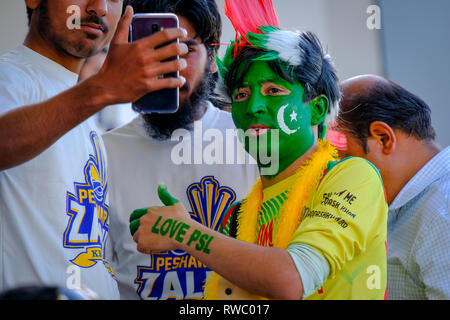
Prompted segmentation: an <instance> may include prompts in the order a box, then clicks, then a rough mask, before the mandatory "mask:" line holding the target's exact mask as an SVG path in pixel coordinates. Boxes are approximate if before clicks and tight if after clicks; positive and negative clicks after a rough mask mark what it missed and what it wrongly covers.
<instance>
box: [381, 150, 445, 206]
mask: <svg viewBox="0 0 450 320" xmlns="http://www.w3.org/2000/svg"><path fill="white" fill-rule="evenodd" d="M449 172H450V146H449V147H447V148H445V149H444V150H442V151H441V152H439V153H438V154H437V155H435V156H434V157H433V158H432V159H431V160H430V161H428V163H427V164H425V165H424V166H423V167H422V168H421V169H420V170H419V171H418V172H417V173H416V174H415V175H414V177H412V179H411V180H409V181H408V183H407V184H406V185H405V186H404V187H403V189H402V190H400V192H399V193H398V194H397V196H396V197H395V199H394V201H392V203H391V205H390V206H389V209H390V210H397V209H399V208H400V207H402V206H404V205H405V204H406V203H407V202H408V201H410V200H411V199H412V198H414V197H415V196H417V195H418V194H419V193H420V192H422V191H423V190H424V189H425V188H426V187H428V186H429V185H430V184H432V183H433V182H434V181H436V180H437V179H439V178H440V177H442V176H443V175H445V174H448V173H449Z"/></svg>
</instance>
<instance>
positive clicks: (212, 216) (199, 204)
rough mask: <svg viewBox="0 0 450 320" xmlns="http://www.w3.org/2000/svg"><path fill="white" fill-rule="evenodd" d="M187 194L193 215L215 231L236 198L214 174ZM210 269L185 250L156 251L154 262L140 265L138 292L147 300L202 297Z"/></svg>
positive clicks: (195, 184)
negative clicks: (157, 252)
mask: <svg viewBox="0 0 450 320" xmlns="http://www.w3.org/2000/svg"><path fill="white" fill-rule="evenodd" d="M186 195H187V198H188V200H189V203H190V206H191V209H192V211H191V212H189V213H190V215H191V217H192V218H193V219H194V220H196V221H198V222H200V223H202V224H204V225H205V226H208V227H209V228H211V229H214V230H218V229H219V227H220V226H221V221H222V219H223V216H224V215H225V214H226V209H227V208H228V207H229V206H230V205H231V204H232V203H233V202H234V201H235V199H236V193H235V192H234V191H233V189H231V188H229V187H226V186H220V184H219V181H217V180H216V179H215V178H214V177H213V176H206V177H204V178H202V179H201V181H200V182H196V183H193V184H191V185H189V187H188V188H187V189H186ZM208 272H210V270H209V269H208V268H207V266H206V265H204V264H203V263H201V262H200V261H198V260H197V259H196V258H195V257H193V256H191V255H189V254H187V253H186V252H184V251H181V250H174V251H168V252H164V253H161V254H154V255H151V257H150V265H146V266H137V276H136V279H135V283H136V284H137V290H136V292H137V293H138V295H140V297H141V298H144V299H163V300H166V299H201V298H202V296H203V284H204V281H205V278H206V276H207V273H208Z"/></svg>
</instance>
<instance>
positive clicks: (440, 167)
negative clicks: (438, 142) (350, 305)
mask: <svg viewBox="0 0 450 320" xmlns="http://www.w3.org/2000/svg"><path fill="white" fill-rule="evenodd" d="M449 199H450V147H447V148H446V149H444V150H443V151H441V152H440V153H439V154H437V155H436V156H435V157H434V158H433V159H431V160H430V161H429V162H428V163H427V164H426V165H425V166H424V167H423V168H422V169H420V170H419V172H417V174H416V175H415V176H414V177H413V178H412V179H411V180H410V181H409V182H408V183H407V184H406V185H405V186H404V187H403V189H402V190H401V191H400V193H399V194H398V195H397V197H396V198H395V199H394V201H393V202H392V204H391V205H390V207H389V216H388V251H387V253H388V261H387V263H388V270H387V271H388V274H387V276H388V285H387V295H388V299H450V215H449Z"/></svg>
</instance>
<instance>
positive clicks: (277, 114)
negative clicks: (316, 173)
mask: <svg viewBox="0 0 450 320" xmlns="http://www.w3.org/2000/svg"><path fill="white" fill-rule="evenodd" d="M232 99H233V104H232V107H233V108H232V116H233V121H234V123H235V125H236V127H237V128H238V129H242V130H243V131H244V132H247V133H249V132H250V133H251V134H254V135H257V136H258V137H259V138H260V139H264V138H266V139H265V140H266V141H267V147H265V148H267V150H261V147H262V148H264V145H261V144H260V143H258V146H257V149H258V154H264V153H265V152H266V153H265V154H267V155H268V154H271V153H274V152H278V158H279V166H278V170H277V172H276V173H275V174H274V175H272V177H274V176H276V175H278V174H279V173H281V172H282V171H283V170H285V169H286V168H287V167H289V166H290V165H291V164H292V163H293V162H294V161H295V160H296V159H298V158H299V157H300V156H302V155H303V154H304V153H305V152H306V151H308V150H309V149H310V148H311V147H312V145H313V144H314V139H315V137H314V130H313V125H312V124H311V119H312V110H311V108H310V106H309V105H307V104H306V103H305V102H304V101H303V86H302V85H301V84H300V83H299V82H294V83H290V82H289V81H287V80H285V79H283V78H282V77H280V76H279V75H278V74H277V73H276V72H274V71H273V70H272V69H271V68H270V66H269V64H268V63H267V62H265V61H254V62H253V63H252V65H251V67H250V69H249V70H248V72H247V73H246V74H245V76H244V78H243V84H242V87H241V88H234V90H233V96H232ZM249 129H250V131H247V130H249ZM275 130H278V135H279V138H278V139H275V140H278V141H273V140H274V139H272V136H273V135H274V133H275ZM244 147H245V149H246V151H247V152H249V153H250V154H252V152H250V151H251V150H250V147H251V146H250V145H249V143H245V145H244ZM252 156H253V154H252ZM255 159H256V161H257V162H258V165H259V167H260V169H261V167H263V166H264V165H265V164H264V163H263V161H261V159H260V158H259V157H258V158H255ZM262 174H263V173H262ZM269 177H270V176H269Z"/></svg>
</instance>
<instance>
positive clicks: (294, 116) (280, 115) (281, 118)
mask: <svg viewBox="0 0 450 320" xmlns="http://www.w3.org/2000/svg"><path fill="white" fill-rule="evenodd" d="M288 106H289V105H288V104H286V105H284V106H282V107H281V108H280V109H279V110H278V114H277V121H278V125H279V127H280V129H281V131H283V132H284V133H286V134H287V135H290V134H293V133H296V132H297V131H298V130H299V129H300V127H298V128H297V129H295V130H293V129H290V128H289V127H288V126H287V124H286V122H285V121H284V110H285V109H286V108H287V107H288ZM289 116H290V117H291V122H292V121H294V120H295V121H297V113H296V112H295V111H294V110H292V112H291V114H290V115H289Z"/></svg>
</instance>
